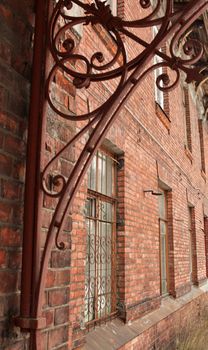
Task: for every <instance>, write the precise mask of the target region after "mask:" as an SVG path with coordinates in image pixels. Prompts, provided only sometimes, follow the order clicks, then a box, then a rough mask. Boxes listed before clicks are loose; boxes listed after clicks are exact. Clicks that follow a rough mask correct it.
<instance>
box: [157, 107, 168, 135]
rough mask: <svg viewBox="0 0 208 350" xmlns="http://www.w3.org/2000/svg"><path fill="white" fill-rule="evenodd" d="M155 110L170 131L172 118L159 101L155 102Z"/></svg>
mask: <svg viewBox="0 0 208 350" xmlns="http://www.w3.org/2000/svg"><path fill="white" fill-rule="evenodd" d="M155 110H156V115H157V117H158V118H159V119H160V121H161V122H162V124H163V125H164V127H165V128H166V129H167V130H168V133H170V126H171V120H170V118H169V117H168V115H167V114H166V113H165V112H164V110H163V109H162V108H161V107H160V105H159V104H158V103H157V102H155Z"/></svg>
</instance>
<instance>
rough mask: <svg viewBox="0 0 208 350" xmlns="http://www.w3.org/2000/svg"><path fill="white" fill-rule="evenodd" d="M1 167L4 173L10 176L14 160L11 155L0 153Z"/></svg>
mask: <svg viewBox="0 0 208 350" xmlns="http://www.w3.org/2000/svg"><path fill="white" fill-rule="evenodd" d="M0 169H1V174H2V175H7V176H9V175H10V174H11V172H12V160H11V158H10V157H8V156H6V155H4V154H0Z"/></svg>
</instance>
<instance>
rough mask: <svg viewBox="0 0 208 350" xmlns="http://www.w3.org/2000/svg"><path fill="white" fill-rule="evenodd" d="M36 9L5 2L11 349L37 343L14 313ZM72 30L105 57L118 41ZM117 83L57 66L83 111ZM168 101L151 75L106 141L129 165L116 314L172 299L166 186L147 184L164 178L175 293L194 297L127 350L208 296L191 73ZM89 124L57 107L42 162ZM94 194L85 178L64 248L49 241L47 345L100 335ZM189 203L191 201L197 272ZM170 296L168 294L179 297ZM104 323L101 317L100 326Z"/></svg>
mask: <svg viewBox="0 0 208 350" xmlns="http://www.w3.org/2000/svg"><path fill="white" fill-rule="evenodd" d="M118 11H119V14H120V15H121V16H122V17H127V18H129V17H131V18H132V17H133V13H134V11H137V12H138V13H140V14H141V12H142V11H141V8H139V2H138V1H136V0H135V1H134V0H131V1H130V0H126V1H125V2H124V1H119V3H118ZM33 17H34V3H33V1H32V0H31V1H22V2H21V4H20V2H19V1H16V0H12V1H9V0H8V1H2V2H1V4H0V18H1V21H0V23H1V24H0V34H1V39H0V76H1V79H0V104H1V112H0V277H1V281H2V282H1V283H0V317H1V319H0V347H1V348H2V349H7V350H15V349H20V350H27V349H28V344H29V342H28V334H27V333H20V332H19V330H18V328H17V327H15V326H14V321H13V318H14V317H15V316H16V315H18V311H19V304H20V300H19V298H20V275H21V246H22V225H23V222H22V217H23V208H24V201H23V194H24V174H25V166H26V164H25V163H26V144H27V120H28V106H29V94H30V82H31V76H30V70H31V61H32V59H31V56H32V45H33V25H34V24H33V20H34V18H33ZM72 35H73V37H74V39H75V40H76V42H77V49H76V50H77V52H86V54H87V55H91V54H92V53H94V52H96V51H98V50H104V54H105V55H106V57H109V55H110V54H112V52H115V47H114V46H113V45H112V41H110V39H109V37H108V36H106V33H105V32H104V31H102V30H101V29H100V28H99V26H97V27H96V28H95V29H94V30H93V32H91V31H88V29H86V30H84V31H83V35H82V38H81V39H80V37H79V36H78V35H76V33H74V34H72ZM142 35H143V38H144V40H147V41H150V38H151V37H152V31H151V30H150V29H145V31H143V32H142ZM124 39H125V43H126V45H127V47H128V54H129V57H133V56H134V55H135V53H136V52H137V47H135V46H134V45H133V46H132V45H131V43H130V42H129V40H128V39H126V38H124ZM114 88H115V83H114V82H111V83H110V84H109V83H106V84H101V83H100V84H99V89H98V90H96V89H89V91H87V92H84V93H83V90H78V91H75V88H74V86H73V85H72V83H71V82H70V81H69V80H68V79H67V77H66V76H64V75H62V74H60V72H58V73H57V74H56V77H55V81H54V84H53V94H54V96H55V99H56V103H57V104H58V105H59V106H60V108H63V109H64V110H68V111H70V112H71V113H74V114H79V113H83V112H87V111H88V110H89V109H90V110H91V109H93V108H94V107H95V105H96V104H100V103H102V102H103V101H104V99H105V98H108V97H109V96H110V94H111V91H112V90H113V89H114ZM184 89H185V90H184ZM184 91H186V97H185V99H184V98H183V93H184ZM187 91H188V95H187ZM187 96H188V97H187ZM184 101H185V102H184ZM164 109H165V111H162V110H161V109H160V107H159V108H158V106H157V105H156V103H155V98H154V76H153V74H152V75H149V76H147V78H146V79H145V81H144V82H143V83H142V85H141V86H140V87H139V88H138V89H137V91H136V92H135V94H134V96H133V97H132V98H131V99H130V100H129V102H128V103H127V104H126V106H125V107H124V108H123V110H122V112H121V113H120V116H119V118H118V119H117V121H116V122H115V124H114V126H113V127H112V128H111V129H110V131H109V132H108V135H107V137H106V140H105V142H104V147H105V149H107V150H108V151H110V152H111V153H113V154H114V155H115V157H116V158H117V160H118V161H119V160H122V162H121V163H122V167H121V168H119V167H118V171H117V200H118V204H117V256H116V260H117V295H118V320H122V322H123V321H124V322H123V323H127V324H131V323H132V324H133V321H135V320H138V319H141V320H143V317H144V316H145V315H147V316H148V315H150V313H151V312H153V311H155V310H160V309H161V307H162V305H163V302H164V299H163V298H162V297H161V285H160V236H159V207H158V206H159V202H158V197H157V196H154V195H152V194H151V193H150V192H144V191H145V190H149V189H152V190H153V191H155V192H158V191H159V188H164V189H165V190H166V191H167V193H168V208H167V210H168V215H167V216H168V249H167V254H168V270H169V271H168V275H169V290H168V292H169V295H170V296H172V297H174V298H175V299H174V300H173V301H172V303H173V304H174V302H175V303H177V300H178V298H182V297H184V298H186V296H187V302H186V300H185V302H184V304H183V307H181V308H176V309H175V311H174V312H172V313H171V314H170V315H169V317H168V318H165V319H163V320H160V321H158V320H157V319H156V321H155V323H154V324H153V325H152V327H150V328H149V329H148V330H145V331H144V332H142V333H141V334H140V333H139V332H138V333H137V335H136V334H135V337H134V339H132V340H131V341H130V340H129V342H127V343H126V344H125V341H124V342H123V345H122V346H120V347H119V349H121V350H124V349H125V350H126V349H129V350H131V349H133V350H139V349H140V348H142V349H145V346H146V348H147V349H150V348H151V346H153V345H154V344H156V345H155V349H162V346H163V345H164V344H165V346H166V345H168V344H169V343H170V342H171V341H172V340H173V338H174V335H175V334H176V333H177V332H176V330H175V328H174V327H175V325H176V324H177V320H179V319H180V320H181V321H180V322H184V323H185V321H183V320H186V319H187V318H189V319H190V321H192V320H194V318H195V316H197V315H198V314H197V313H198V304H199V303H200V305H202V306H201V309H203V303H204V305H205V304H206V305H207V292H206V290H204V291H203V292H200V293H199V295H197V298H196V297H194V296H193V295H192V294H191V293H192V291H193V289H194V290H195V289H196V288H200V286H201V284H203V283H206V281H207V276H208V273H207V271H208V248H207V247H208V223H207V216H208V201H207V199H208V188H207V174H206V172H207V164H208V123H207V121H200V122H199V121H198V119H199V118H200V115H199V112H198V110H197V108H196V96H195V91H194V87H193V86H190V87H189V88H187V87H186V86H184V84H183V82H182V80H181V83H180V84H179V85H178V87H177V88H176V89H175V90H174V91H172V92H170V93H168V94H165V108H164ZM187 120H188V133H189V135H188V136H187ZM81 126H82V122H77V123H74V122H69V121H65V120H63V119H61V118H59V117H55V116H54V114H53V113H52V112H51V110H48V119H47V126H46V143H45V154H44V156H45V162H47V161H48V160H49V159H51V158H52V157H53V156H54V154H55V153H57V152H58V151H59V150H60V148H61V147H63V146H64V144H66V142H67V141H68V140H69V138H70V137H72V135H74V133H75V132H76V131H77V130H78V129H79V128H80V127H81ZM199 131H200V132H199ZM200 135H203V140H201V139H200ZM84 142H85V138H84V137H83V139H82V140H81V141H80V143H78V144H76V146H75V147H74V148H72V149H70V150H67V152H65V154H64V155H63V156H62V157H61V159H60V161H59V164H58V168H57V169H59V170H61V173H62V174H63V175H64V176H66V177H67V176H68V174H69V172H70V170H71V169H72V166H73V164H74V161H75V159H76V157H77V155H78V154H79V152H80V150H81V148H82V146H83V144H84ZM187 143H188V144H187ZM187 146H188V147H187ZM201 152H203V155H202V153H201ZM86 197H87V179H85V181H84V182H83V184H82V186H81V188H80V190H79V193H78V195H77V198H76V200H75V202H74V206H73V211H72V213H70V215H69V220H68V223H67V225H66V227H65V230H64V233H63V235H62V237H61V239H63V240H64V241H66V242H67V247H66V250H64V251H59V250H58V249H57V248H55V247H54V248H53V250H52V252H51V259H50V263H49V268H48V273H47V280H46V289H45V302H44V315H45V316H46V322H47V327H46V330H44V332H43V338H42V349H40V350H66V349H82V348H84V347H85V346H88V343H86V339H88V337H89V334H92V333H89V334H88V335H87V329H86V328H85V323H84V315H83V314H84V296H85V290H84V288H85V265H86V261H85V259H86V224H85V200H86ZM55 205H56V199H53V200H52V199H48V198H47V197H46V196H45V197H44V198H43V208H42V235H41V239H42V242H41V244H42V248H43V245H44V242H45V240H46V235H47V229H48V227H49V224H50V220H51V218H52V215H53V212H54V208H55ZM189 207H191V209H192V220H191V227H192V241H191V246H192V275H193V279H192V281H191V280H190V241H189V239H190V237H189V234H190V232H189ZM71 220H72V230H71V229H70V227H71ZM193 284H194V285H195V286H193ZM170 296H167V297H166V298H169V299H170V300H172V299H171V297H170ZM177 305H178V304H177ZM189 314H190V317H189V316H187V315H189ZM145 317H146V316H145ZM107 324H108V326H109V325H110V324H111V322H110V321H108V323H107ZM100 326H101V327H102V325H98V326H96V327H97V329H99V327H100ZM184 326H185V325H184ZM177 331H178V330H177ZM90 332H92V330H91V331H90ZM161 344H162V345H161ZM117 348H118V347H117ZM103 349H104V348H103Z"/></svg>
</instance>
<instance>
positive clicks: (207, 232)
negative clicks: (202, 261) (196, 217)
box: [204, 216, 208, 278]
mask: <svg viewBox="0 0 208 350" xmlns="http://www.w3.org/2000/svg"><path fill="white" fill-rule="evenodd" d="M204 239H205V258H206V276H207V278H208V217H207V216H205V217H204Z"/></svg>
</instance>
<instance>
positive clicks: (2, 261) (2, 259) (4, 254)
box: [0, 249, 7, 268]
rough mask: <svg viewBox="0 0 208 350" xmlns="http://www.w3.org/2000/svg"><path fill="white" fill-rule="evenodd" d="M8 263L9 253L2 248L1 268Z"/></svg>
mask: <svg viewBox="0 0 208 350" xmlns="http://www.w3.org/2000/svg"><path fill="white" fill-rule="evenodd" d="M6 265H7V254H6V252H5V251H4V250H2V249H1V250H0V268H4V267H6Z"/></svg>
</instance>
